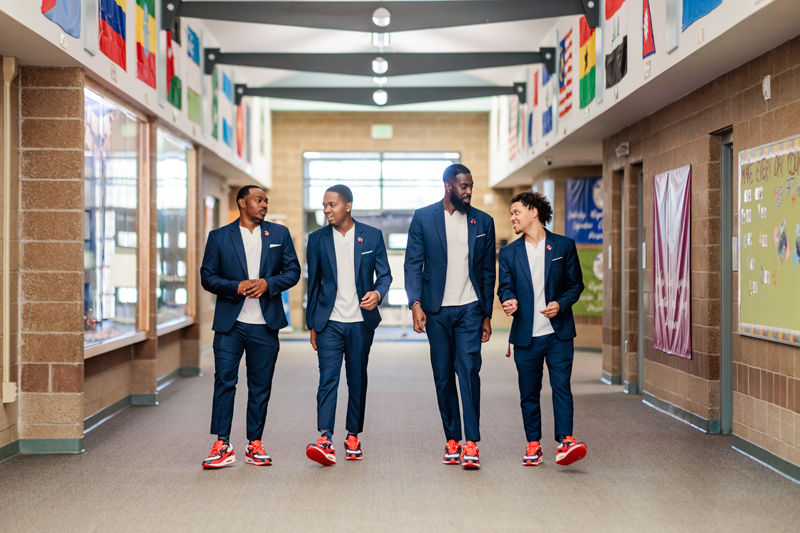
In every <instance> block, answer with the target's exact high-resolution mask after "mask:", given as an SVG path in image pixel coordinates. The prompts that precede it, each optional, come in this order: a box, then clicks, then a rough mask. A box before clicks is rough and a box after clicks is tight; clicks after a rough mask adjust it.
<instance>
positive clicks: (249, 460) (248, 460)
mask: <svg viewBox="0 0 800 533" xmlns="http://www.w3.org/2000/svg"><path fill="white" fill-rule="evenodd" d="M244 462H245V463H247V464H249V465H256V466H270V465H271V464H272V461H271V460H270V461H256V460H255V459H252V458H250V457H247V456H245V458H244Z"/></svg>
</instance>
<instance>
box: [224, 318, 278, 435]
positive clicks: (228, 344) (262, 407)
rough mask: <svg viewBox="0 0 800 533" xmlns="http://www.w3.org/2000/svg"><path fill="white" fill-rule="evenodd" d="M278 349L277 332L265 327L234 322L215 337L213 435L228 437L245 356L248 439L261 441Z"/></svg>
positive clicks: (263, 325)
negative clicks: (240, 371)
mask: <svg viewBox="0 0 800 533" xmlns="http://www.w3.org/2000/svg"><path fill="white" fill-rule="evenodd" d="M279 349H280V342H279V341H278V331H277V330H273V329H270V328H269V327H267V326H266V325H265V324H245V323H244V322H239V321H237V322H236V323H235V324H234V325H233V327H232V328H231V330H230V331H229V332H227V333H215V334H214V404H213V408H212V413H211V434H212V435H230V434H231V423H232V421H233V401H234V397H235V395H236V383H237V382H238V381H239V363H240V362H241V360H242V354H243V353H246V356H245V365H246V366H247V439H248V440H261V436H262V434H263V433H264V422H265V421H266V419H267V404H268V403H269V396H270V391H271V390H272V376H273V374H274V373H275V361H277V359H278V350H279Z"/></svg>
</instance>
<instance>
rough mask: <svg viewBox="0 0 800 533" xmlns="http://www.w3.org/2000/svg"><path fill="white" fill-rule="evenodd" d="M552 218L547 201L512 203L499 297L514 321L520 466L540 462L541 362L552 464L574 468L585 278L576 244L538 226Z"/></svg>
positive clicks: (534, 196) (580, 452)
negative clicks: (576, 315)
mask: <svg viewBox="0 0 800 533" xmlns="http://www.w3.org/2000/svg"><path fill="white" fill-rule="evenodd" d="M552 218H553V209H552V208H551V207H550V202H548V201H547V198H545V197H544V196H542V195H541V194H539V193H533V192H523V193H520V194H517V195H516V196H514V197H513V198H512V199H511V224H512V225H513V226H514V232H515V233H516V234H517V235H520V234H522V235H524V238H522V239H517V240H516V241H514V242H513V243H511V244H509V245H508V246H504V247H503V248H502V249H501V250H500V283H499V287H498V296H499V297H500V301H501V302H502V303H503V311H505V313H506V315H508V316H513V317H514V321H513V323H512V324H511V335H510V336H509V342H510V343H511V344H513V345H514V362H515V363H516V365H517V372H518V374H519V392H520V404H521V407H522V420H523V424H524V426H525V435H526V438H527V440H528V446H527V449H526V451H525V455H524V456H523V459H522V464H523V465H526V466H536V465H538V464H540V463H541V462H542V447H541V446H540V444H539V441H540V440H541V437H542V413H541V408H540V406H539V395H540V393H541V390H542V372H543V363H544V362H547V369H548V371H549V372H550V387H551V388H552V389H553V411H554V413H555V437H556V441H557V442H558V443H559V446H558V449H557V450H556V463H557V464H560V465H568V464H572V463H574V462H575V461H578V460H580V459H583V457H585V456H586V445H585V444H584V443H582V442H577V441H576V440H575V439H574V438H573V437H572V429H573V428H572V420H573V403H572V391H571V389H570V379H571V377H572V358H573V355H574V346H573V339H574V338H575V320H574V319H573V317H572V306H573V305H574V304H575V302H577V301H578V299H579V298H580V296H581V292H583V274H582V273H581V265H580V262H579V261H578V252H577V250H576V248H575V241H573V240H572V239H569V238H567V237H563V236H561V235H555V234H553V233H551V232H549V231H547V230H546V229H545V228H544V225H545V224H547V223H548V222H549V221H550V220H551V219H552Z"/></svg>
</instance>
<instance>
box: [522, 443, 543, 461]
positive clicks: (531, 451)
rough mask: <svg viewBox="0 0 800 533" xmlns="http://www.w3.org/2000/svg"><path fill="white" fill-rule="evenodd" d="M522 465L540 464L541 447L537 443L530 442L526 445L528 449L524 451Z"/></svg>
mask: <svg viewBox="0 0 800 533" xmlns="http://www.w3.org/2000/svg"><path fill="white" fill-rule="evenodd" d="M522 464H523V465H524V466H539V465H540V464H542V447H541V446H539V442H538V441H535V440H532V441H531V442H529V443H528V447H527V448H526V449H525V456H524V457H523V458H522Z"/></svg>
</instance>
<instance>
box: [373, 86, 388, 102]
mask: <svg viewBox="0 0 800 533" xmlns="http://www.w3.org/2000/svg"><path fill="white" fill-rule="evenodd" d="M372 99H373V100H374V101H375V103H376V104H378V105H386V102H388V101H389V95H388V94H387V93H386V91H384V90H383V89H378V90H377V91H375V92H374V93H372Z"/></svg>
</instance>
